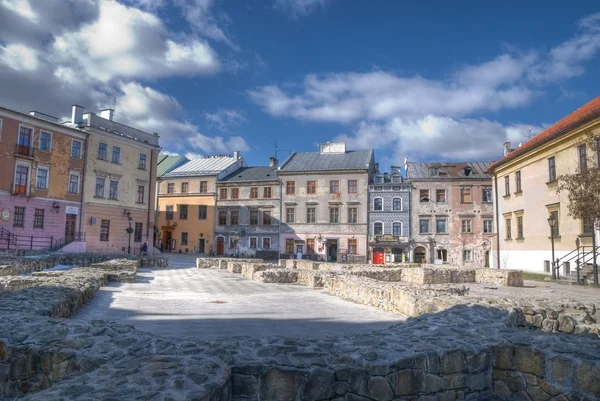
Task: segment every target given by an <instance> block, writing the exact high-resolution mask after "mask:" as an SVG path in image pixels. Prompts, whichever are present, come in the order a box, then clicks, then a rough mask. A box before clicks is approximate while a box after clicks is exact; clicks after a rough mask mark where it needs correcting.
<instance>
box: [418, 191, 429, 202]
mask: <svg viewBox="0 0 600 401" xmlns="http://www.w3.org/2000/svg"><path fill="white" fill-rule="evenodd" d="M419 199H420V200H421V202H422V203H424V202H429V190H428V189H421V190H419Z"/></svg>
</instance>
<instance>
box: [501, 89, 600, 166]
mask: <svg viewBox="0 0 600 401" xmlns="http://www.w3.org/2000/svg"><path fill="white" fill-rule="evenodd" d="M597 117H600V96H599V97H597V98H595V99H593V100H591V101H589V102H588V103H586V104H584V105H583V106H581V107H580V108H578V109H577V110H575V111H574V112H572V113H571V114H569V115H568V116H566V117H564V118H563V119H562V120H560V121H558V122H557V123H554V124H553V125H551V126H550V127H548V128H546V129H545V130H544V131H542V132H540V133H539V134H537V135H536V136H534V137H533V138H531V139H530V140H528V141H527V142H525V143H524V144H523V145H522V146H520V147H518V148H517V149H515V150H513V151H512V152H510V153H509V154H507V155H506V156H504V157H503V158H501V159H500V160H498V161H496V162H494V163H493V164H492V165H491V166H490V170H493V169H495V168H498V167H500V166H501V165H502V164H504V163H506V162H508V161H509V160H512V159H515V158H516V157H518V156H520V155H522V154H524V153H526V152H528V151H530V150H532V149H535V148H536V147H538V146H540V145H542V144H544V143H546V142H548V141H551V140H552V139H554V138H557V137H559V136H561V135H563V134H565V133H567V132H568V131H569V130H571V129H572V128H575V127H576V126H578V125H580V124H584V123H586V122H588V121H590V120H593V119H594V118H597Z"/></svg>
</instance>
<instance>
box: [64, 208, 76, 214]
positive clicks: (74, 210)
mask: <svg viewBox="0 0 600 401" xmlns="http://www.w3.org/2000/svg"><path fill="white" fill-rule="evenodd" d="M65 213H66V214H79V206H67V207H65Z"/></svg>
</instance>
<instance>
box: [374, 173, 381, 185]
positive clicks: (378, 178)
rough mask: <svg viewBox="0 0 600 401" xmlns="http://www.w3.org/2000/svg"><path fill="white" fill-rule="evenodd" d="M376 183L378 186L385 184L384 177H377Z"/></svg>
mask: <svg viewBox="0 0 600 401" xmlns="http://www.w3.org/2000/svg"><path fill="white" fill-rule="evenodd" d="M375 183H376V184H382V183H383V177H382V176H380V175H378V176H376V177H375Z"/></svg>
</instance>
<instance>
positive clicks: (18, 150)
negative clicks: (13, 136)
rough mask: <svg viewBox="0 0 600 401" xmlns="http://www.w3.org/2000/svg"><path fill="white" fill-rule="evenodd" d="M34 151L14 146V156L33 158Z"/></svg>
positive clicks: (26, 147) (22, 146)
mask: <svg viewBox="0 0 600 401" xmlns="http://www.w3.org/2000/svg"><path fill="white" fill-rule="evenodd" d="M34 151H35V149H34V148H33V147H32V146H27V145H19V144H18V143H17V144H15V155H17V156H24V157H33V154H34Z"/></svg>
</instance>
